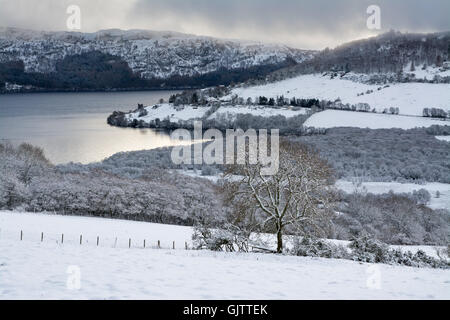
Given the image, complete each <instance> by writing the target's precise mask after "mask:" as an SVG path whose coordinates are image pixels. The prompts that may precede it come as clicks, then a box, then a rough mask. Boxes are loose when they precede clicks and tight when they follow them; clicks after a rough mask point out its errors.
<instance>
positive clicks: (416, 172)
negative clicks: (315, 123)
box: [292, 126, 450, 183]
mask: <svg viewBox="0 0 450 320" xmlns="http://www.w3.org/2000/svg"><path fill="white" fill-rule="evenodd" d="M449 132H450V127H449V126H434V127H433V128H428V129H424V128H422V129H411V130H402V129H377V130H370V129H358V128H333V129H328V130H327V131H326V134H322V135H311V136H302V137H292V139H295V140H296V139H298V140H300V141H302V142H305V143H307V144H310V145H312V146H313V147H314V148H316V149H317V150H319V151H320V154H321V155H322V156H323V157H324V158H325V159H327V160H328V161H329V162H330V164H331V165H332V166H333V168H334V169H335V170H336V172H337V174H338V178H347V179H350V178H354V177H359V178H362V179H363V180H365V181H398V182H442V183H450V148H449V147H448V142H445V141H440V140H438V139H436V138H435V137H434V135H436V134H441V135H446V134H449Z"/></svg>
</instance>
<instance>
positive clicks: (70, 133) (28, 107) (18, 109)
mask: <svg viewBox="0 0 450 320" xmlns="http://www.w3.org/2000/svg"><path fill="white" fill-rule="evenodd" d="M173 93H174V92H171V91H149V92H114V93H109V92H107V93H105V92H95V93H31V94H13V95H0V139H7V140H10V141H11V142H13V143H14V144H16V143H20V142H28V143H31V144H34V145H38V146H40V147H42V148H44V150H45V153H46V155H47V157H48V158H49V159H50V160H51V161H52V162H53V163H55V164H59V163H66V162H70V161H73V162H81V163H89V162H94V161H100V160H102V159H104V158H105V157H109V156H111V155H113V154H114V153H117V152H120V151H134V150H143V149H154V148H158V147H163V146H170V145H173V144H174V141H171V139H170V137H169V136H168V135H167V134H166V133H163V132H156V131H154V130H151V129H131V128H115V127H111V126H109V125H108V124H107V123H106V118H107V117H108V115H109V114H111V113H112V111H114V110H118V111H119V110H120V111H129V110H131V109H136V106H137V104H138V103H144V104H145V105H151V104H154V103H157V102H158V101H159V99H160V98H164V99H166V100H167V99H168V97H169V95H171V94H173Z"/></svg>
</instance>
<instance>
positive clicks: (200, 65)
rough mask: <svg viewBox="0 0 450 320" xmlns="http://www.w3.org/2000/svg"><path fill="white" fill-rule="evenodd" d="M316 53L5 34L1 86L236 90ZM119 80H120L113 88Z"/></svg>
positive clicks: (196, 39) (191, 39) (193, 40)
mask: <svg viewBox="0 0 450 320" xmlns="http://www.w3.org/2000/svg"><path fill="white" fill-rule="evenodd" d="M313 54H314V52H313V51H306V50H299V49H293V48H289V47H287V46H282V45H265V44H260V43H252V42H241V41H235V40H222V39H215V38H209V37H201V36H195V35H188V34H182V33H175V32H156V31H144V30H130V31H122V30H115V29H114V30H103V31H99V32H96V33H77V32H39V31H30V30H22V29H15V28H0V71H2V72H0V74H2V77H0V83H1V82H2V81H3V82H8V83H12V84H18V85H33V86H35V87H43V88H48V89H74V88H76V89H105V88H149V87H154V88H156V87H187V86H192V87H196V86H205V85H218V84H229V83H231V82H239V81H244V80H247V79H249V78H258V77H261V76H264V75H266V74H268V73H270V72H273V71H275V70H277V69H279V68H282V67H287V66H289V65H293V64H296V63H300V62H302V61H304V60H306V59H309V58H311V57H312V55H313ZM69 71H70V72H69ZM116 74H118V76H117V81H116V82H114V81H111V79H110V78H111V77H113V78H114V77H115V75H116ZM1 78H3V79H1ZM55 78H56V79H55ZM124 78H125V80H123V79H124ZM89 80H91V81H89ZM119 80H120V81H119ZM0 86H1V84H0Z"/></svg>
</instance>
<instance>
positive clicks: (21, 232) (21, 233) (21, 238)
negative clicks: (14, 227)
mask: <svg viewBox="0 0 450 320" xmlns="http://www.w3.org/2000/svg"><path fill="white" fill-rule="evenodd" d="M22 240H23V231H22V230H20V241H22Z"/></svg>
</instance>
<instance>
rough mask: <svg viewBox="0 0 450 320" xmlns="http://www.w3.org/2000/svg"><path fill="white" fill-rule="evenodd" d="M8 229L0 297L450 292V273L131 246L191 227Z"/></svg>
mask: <svg viewBox="0 0 450 320" xmlns="http://www.w3.org/2000/svg"><path fill="white" fill-rule="evenodd" d="M0 227H1V234H0V299H450V271H448V270H436V269H415V268H410V267H398V266H388V265H371V264H365V263H364V264H363V263H356V262H352V261H344V260H329V259H315V258H303V257H288V256H276V255H264V254H238V253H236V254H231V253H215V252H208V251H192V250H187V251H186V250H182V248H178V250H169V249H160V250H157V249H151V248H147V249H143V248H142V245H140V244H139V242H136V243H134V244H133V246H132V248H131V249H129V248H128V239H127V238H129V237H133V239H136V241H137V240H138V239H139V240H142V239H143V238H144V237H146V238H147V239H153V240H154V239H158V238H159V239H160V240H161V241H162V242H163V243H167V242H171V241H172V240H177V241H178V242H182V241H183V240H187V239H188V238H190V228H186V227H177V226H165V225H157V224H150V223H140V222H129V221H119V220H108V219H98V218H86V217H61V216H54V215H42V214H24V213H11V212H0ZM19 229H23V230H24V239H23V241H20V240H19V237H20V234H19V232H20V231H19ZM41 231H44V232H45V238H44V242H42V243H41V242H40V232H41ZM62 231H64V232H66V233H65V237H66V238H65V239H67V240H65V241H64V244H61V243H60V241H59V240H58V239H59V233H61V232H62ZM79 233H83V234H84V235H86V240H89V243H83V245H81V246H80V245H79V238H78V237H79ZM66 235H67V236H66ZM97 235H99V236H100V239H105V240H103V241H102V240H101V245H100V246H99V247H96V244H95V242H93V240H92V239H93V238H92V237H96V236H97ZM117 236H119V239H120V241H119V242H118V243H119V244H118V245H117V246H116V247H114V244H113V242H114V241H112V242H111V241H109V240H113V239H115V237H117ZM108 239H109V240H108ZM122 239H123V240H125V241H122ZM78 276H79V277H78ZM74 277H75V278H74ZM74 279H75V281H74ZM77 279H79V287H78V286H76V285H75V286H74V285H73V284H74V283H75V284H77V283H78V282H77V281H78V280H77Z"/></svg>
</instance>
